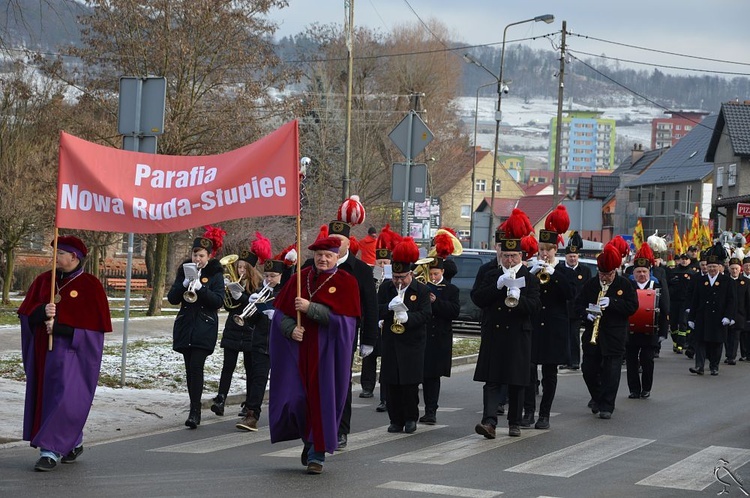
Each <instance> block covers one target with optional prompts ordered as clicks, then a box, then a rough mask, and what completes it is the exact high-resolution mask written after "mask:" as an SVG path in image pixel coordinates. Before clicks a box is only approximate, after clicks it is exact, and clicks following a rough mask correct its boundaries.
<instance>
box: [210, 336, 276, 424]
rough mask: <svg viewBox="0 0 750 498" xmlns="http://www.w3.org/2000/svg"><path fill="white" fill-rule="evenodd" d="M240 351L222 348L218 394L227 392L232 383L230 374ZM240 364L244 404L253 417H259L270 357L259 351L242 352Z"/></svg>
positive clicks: (232, 373)
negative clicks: (253, 414)
mask: <svg viewBox="0 0 750 498" xmlns="http://www.w3.org/2000/svg"><path fill="white" fill-rule="evenodd" d="M239 354H240V351H238V350H236V349H227V348H224V363H223V364H222V367H221V378H220V379H219V394H223V395H224V396H226V395H227V394H229V386H230V385H231V383H232V375H234V368H235V366H236V365H237V358H238V357H239ZM242 364H243V365H244V367H245V377H246V379H247V380H246V382H245V406H246V407H247V409H248V410H253V412H254V413H255V418H259V417H260V412H261V406H262V405H263V398H264V397H265V395H266V385H267V384H268V372H269V371H270V369H271V358H270V357H269V356H268V355H267V354H264V353H261V352H256V351H253V352H247V351H244V352H242Z"/></svg>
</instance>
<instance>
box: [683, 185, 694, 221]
mask: <svg viewBox="0 0 750 498" xmlns="http://www.w3.org/2000/svg"><path fill="white" fill-rule="evenodd" d="M685 201H686V205H687V208H688V209H690V205H691V204H692V203H693V186H692V185H688V186H687V195H686V196H685ZM688 214H689V215H692V214H693V213H688Z"/></svg>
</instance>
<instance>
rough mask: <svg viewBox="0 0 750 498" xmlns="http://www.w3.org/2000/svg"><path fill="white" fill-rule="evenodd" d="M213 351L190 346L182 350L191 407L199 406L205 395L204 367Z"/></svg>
mask: <svg viewBox="0 0 750 498" xmlns="http://www.w3.org/2000/svg"><path fill="white" fill-rule="evenodd" d="M210 354H211V351H209V350H207V349H200V348H188V349H187V350H185V351H183V352H182V357H183V358H184V360H185V380H186V381H187V388H188V395H189V396H190V407H191V408H199V407H200V404H201V396H203V367H204V366H205V365H206V358H208V355H210Z"/></svg>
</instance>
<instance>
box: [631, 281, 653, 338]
mask: <svg viewBox="0 0 750 498" xmlns="http://www.w3.org/2000/svg"><path fill="white" fill-rule="evenodd" d="M635 292H636V294H637V295H638V310H637V311H636V312H635V313H633V314H632V315H631V316H630V319H629V322H628V323H629V325H630V327H629V328H630V332H631V333H634V334H653V333H655V332H656V331H657V330H658V323H657V322H658V319H659V289H637V290H636V291H635Z"/></svg>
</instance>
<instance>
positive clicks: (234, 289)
mask: <svg viewBox="0 0 750 498" xmlns="http://www.w3.org/2000/svg"><path fill="white" fill-rule="evenodd" d="M227 289H229V293H230V294H232V299H234V300H235V301H236V300H237V299H239V298H241V297H242V291H243V288H242V284H240V283H239V282H230V283H228V284H227Z"/></svg>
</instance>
